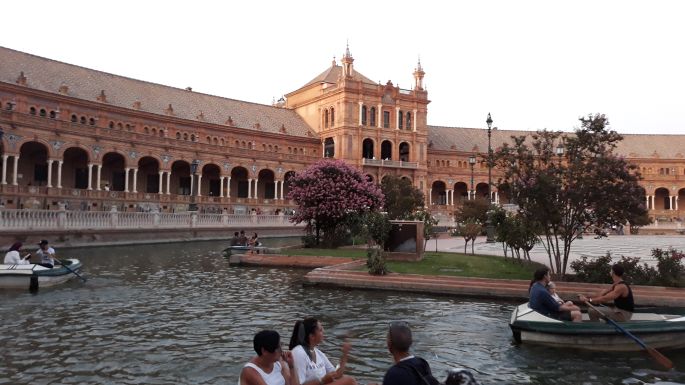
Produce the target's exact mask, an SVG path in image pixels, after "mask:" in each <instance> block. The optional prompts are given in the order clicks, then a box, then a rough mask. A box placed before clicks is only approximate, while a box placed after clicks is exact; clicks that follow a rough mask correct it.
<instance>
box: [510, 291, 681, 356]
mask: <svg viewBox="0 0 685 385" xmlns="http://www.w3.org/2000/svg"><path fill="white" fill-rule="evenodd" d="M618 324H619V325H620V326H621V327H623V328H624V329H625V330H627V331H628V332H630V333H632V334H634V335H635V336H637V337H638V338H640V339H641V340H642V341H643V342H644V343H645V344H647V345H649V346H650V347H652V348H655V349H681V348H685V316H681V315H671V314H657V313H633V317H632V318H631V320H630V321H628V322H620V323H618ZM509 327H510V328H511V331H512V332H513V334H514V340H516V342H518V343H533V344H539V345H547V346H553V347H561V348H577V349H586V350H600V351H622V352H627V351H637V350H641V349H642V347H641V346H640V345H638V344H636V343H635V342H634V341H633V340H632V339H630V338H628V337H626V335H625V334H624V333H622V332H620V331H618V330H617V329H616V328H615V327H614V326H612V325H610V324H607V323H605V322H603V321H601V322H590V319H589V317H588V315H587V314H586V313H583V322H569V321H560V320H557V319H554V318H550V317H547V316H545V315H542V314H540V313H538V312H536V311H534V310H533V309H531V308H529V307H528V303H524V304H522V305H519V306H517V307H516V308H515V309H514V311H513V312H512V314H511V320H510V322H509Z"/></svg>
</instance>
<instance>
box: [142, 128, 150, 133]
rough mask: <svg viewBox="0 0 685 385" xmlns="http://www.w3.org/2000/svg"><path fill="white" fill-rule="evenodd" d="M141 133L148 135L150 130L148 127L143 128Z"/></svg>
mask: <svg viewBox="0 0 685 385" xmlns="http://www.w3.org/2000/svg"><path fill="white" fill-rule="evenodd" d="M143 132H144V133H146V134H149V133H150V128H149V127H148V126H145V127H143Z"/></svg>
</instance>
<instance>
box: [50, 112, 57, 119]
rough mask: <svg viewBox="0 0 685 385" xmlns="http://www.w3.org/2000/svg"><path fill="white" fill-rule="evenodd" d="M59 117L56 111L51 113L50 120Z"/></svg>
mask: <svg viewBox="0 0 685 385" xmlns="http://www.w3.org/2000/svg"><path fill="white" fill-rule="evenodd" d="M56 117H57V113H56V112H55V111H50V119H55V118H56Z"/></svg>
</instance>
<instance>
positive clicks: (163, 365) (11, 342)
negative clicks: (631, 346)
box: [0, 240, 685, 385]
mask: <svg viewBox="0 0 685 385" xmlns="http://www.w3.org/2000/svg"><path fill="white" fill-rule="evenodd" d="M266 241H267V242H268V240H266ZM224 246H225V245H223V244H219V243H214V242H195V243H177V244H161V245H146V246H130V247H102V248H91V249H71V250H66V249H65V250H58V253H59V254H60V255H61V256H62V257H77V258H80V259H81V260H82V261H83V262H84V265H85V268H84V271H83V273H84V274H85V276H87V277H88V282H87V283H85V284H82V283H80V282H79V281H78V280H72V281H70V282H69V283H67V284H65V285H63V286H60V287H57V288H50V289H42V290H40V292H39V293H38V294H29V293H28V292H16V291H14V292H9V291H0V314H2V322H1V323H0V349H1V352H2V353H1V356H2V362H1V363H0V384H34V385H35V384H236V381H237V378H238V373H239V371H240V369H241V367H242V365H243V363H245V362H246V361H248V360H249V359H250V357H251V356H253V355H254V351H253V350H252V337H253V335H254V333H255V332H257V331H259V330H261V329H265V328H269V329H275V330H277V331H279V332H280V333H281V335H282V339H283V341H284V342H287V340H289V338H290V333H291V331H292V326H293V323H294V321H295V320H296V319H299V318H303V317H305V316H315V317H317V318H319V319H320V320H322V322H323V324H324V328H325V335H326V339H325V341H324V343H323V345H322V346H321V349H322V350H323V351H324V352H326V353H327V354H328V355H329V357H330V358H331V359H332V360H333V361H334V362H335V361H337V358H338V357H339V352H340V345H341V344H342V341H343V339H344V338H346V337H347V338H348V339H349V341H350V342H351V343H352V346H353V349H352V352H351V358H350V360H349V364H348V368H349V374H351V375H353V376H356V377H357V379H358V380H360V382H361V383H367V382H376V381H377V382H380V381H381V380H382V376H383V373H384V372H385V370H386V369H387V368H388V367H389V366H390V365H391V358H390V356H389V354H388V352H387V350H386V348H385V334H386V331H387V326H388V323H389V322H390V321H392V320H407V321H409V323H410V324H411V325H412V327H413V330H414V333H415V344H414V353H415V354H417V355H419V356H422V357H424V358H426V359H427V360H428V362H429V363H430V364H431V366H432V368H433V371H434V373H436V374H437V377H439V378H441V379H443V378H444V373H445V371H446V370H447V369H449V368H453V367H459V368H468V369H471V370H472V371H473V373H474V374H475V375H476V377H477V378H478V379H479V380H480V381H481V383H482V384H484V385H485V384H660V385H666V384H685V353H683V352H666V354H667V355H668V356H669V357H670V358H671V359H672V360H673V361H674V363H675V365H676V368H679V369H680V370H673V371H670V372H664V371H661V370H660V369H659V368H658V367H657V366H656V365H655V364H654V363H652V362H651V361H650V359H649V358H648V357H647V356H646V355H645V354H641V353H631V354H615V353H611V354H609V353H589V352H580V351H568V350H557V349H551V348H543V347H536V346H529V345H516V344H514V343H512V338H511V332H510V331H509V328H508V326H507V321H508V319H509V316H510V313H511V310H512V309H513V306H514V304H513V303H507V302H493V301H482V300H469V299H463V298H451V297H442V296H430V295H416V294H404V293H393V292H372V291H361V290H331V289H317V288H308V287H303V286H302V276H303V275H304V274H305V273H306V271H304V270H297V269H275V268H252V267H248V268H245V267H229V266H228V261H227V260H226V259H224V258H223V257H222V256H221V249H223V247H224ZM681 370H682V371H681Z"/></svg>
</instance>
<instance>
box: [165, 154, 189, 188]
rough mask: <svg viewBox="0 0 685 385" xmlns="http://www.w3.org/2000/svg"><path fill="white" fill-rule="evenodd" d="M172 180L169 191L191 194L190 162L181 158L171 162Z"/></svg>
mask: <svg viewBox="0 0 685 385" xmlns="http://www.w3.org/2000/svg"><path fill="white" fill-rule="evenodd" d="M169 170H170V171H171V180H170V182H171V183H170V185H171V186H170V187H169V191H170V192H171V193H172V194H178V195H190V163H189V162H188V161H187V160H184V159H179V160H176V161H174V162H173V163H171V166H170V167H169Z"/></svg>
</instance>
